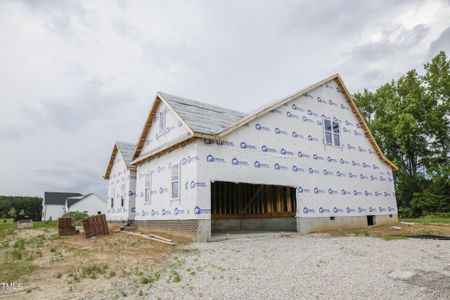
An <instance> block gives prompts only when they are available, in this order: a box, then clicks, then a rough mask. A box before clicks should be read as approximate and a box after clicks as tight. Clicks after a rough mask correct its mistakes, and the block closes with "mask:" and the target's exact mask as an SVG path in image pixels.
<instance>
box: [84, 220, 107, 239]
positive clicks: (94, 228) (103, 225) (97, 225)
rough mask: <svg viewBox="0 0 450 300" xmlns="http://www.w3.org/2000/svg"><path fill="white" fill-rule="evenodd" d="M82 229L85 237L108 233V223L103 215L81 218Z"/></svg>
mask: <svg viewBox="0 0 450 300" xmlns="http://www.w3.org/2000/svg"><path fill="white" fill-rule="evenodd" d="M83 229H84V234H85V236H86V238H91V237H94V236H99V235H108V234H109V229H108V223H107V222H106V217H105V215H96V216H93V217H89V218H86V219H84V220H83Z"/></svg>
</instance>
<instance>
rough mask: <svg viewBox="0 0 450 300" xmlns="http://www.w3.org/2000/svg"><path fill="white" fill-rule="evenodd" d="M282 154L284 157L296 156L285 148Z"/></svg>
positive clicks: (282, 149) (281, 151)
mask: <svg viewBox="0 0 450 300" xmlns="http://www.w3.org/2000/svg"><path fill="white" fill-rule="evenodd" d="M280 153H281V154H282V155H294V152H292V151H289V150H287V149H284V148H281V150H280Z"/></svg>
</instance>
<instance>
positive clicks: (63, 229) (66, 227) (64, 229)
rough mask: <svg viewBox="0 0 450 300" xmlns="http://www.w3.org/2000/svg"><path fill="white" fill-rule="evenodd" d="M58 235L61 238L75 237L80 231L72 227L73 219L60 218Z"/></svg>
mask: <svg viewBox="0 0 450 300" xmlns="http://www.w3.org/2000/svg"><path fill="white" fill-rule="evenodd" d="M58 233H59V236H67V235H75V234H79V233H80V231H79V230H77V229H76V228H75V226H72V218H59V219H58Z"/></svg>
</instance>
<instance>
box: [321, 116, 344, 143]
mask: <svg viewBox="0 0 450 300" xmlns="http://www.w3.org/2000/svg"><path fill="white" fill-rule="evenodd" d="M323 127H324V128H323V129H324V133H325V143H326V144H328V145H333V146H337V147H340V146H341V132H340V130H339V123H338V122H334V121H331V120H330V119H327V118H323Z"/></svg>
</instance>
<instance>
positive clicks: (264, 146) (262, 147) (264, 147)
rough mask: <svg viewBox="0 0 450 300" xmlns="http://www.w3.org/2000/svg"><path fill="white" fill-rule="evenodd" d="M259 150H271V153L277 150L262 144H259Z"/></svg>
mask: <svg viewBox="0 0 450 300" xmlns="http://www.w3.org/2000/svg"><path fill="white" fill-rule="evenodd" d="M261 151H262V152H272V153H275V152H277V151H276V150H275V149H273V148H269V147H267V146H266V145H262V146H261Z"/></svg>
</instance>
